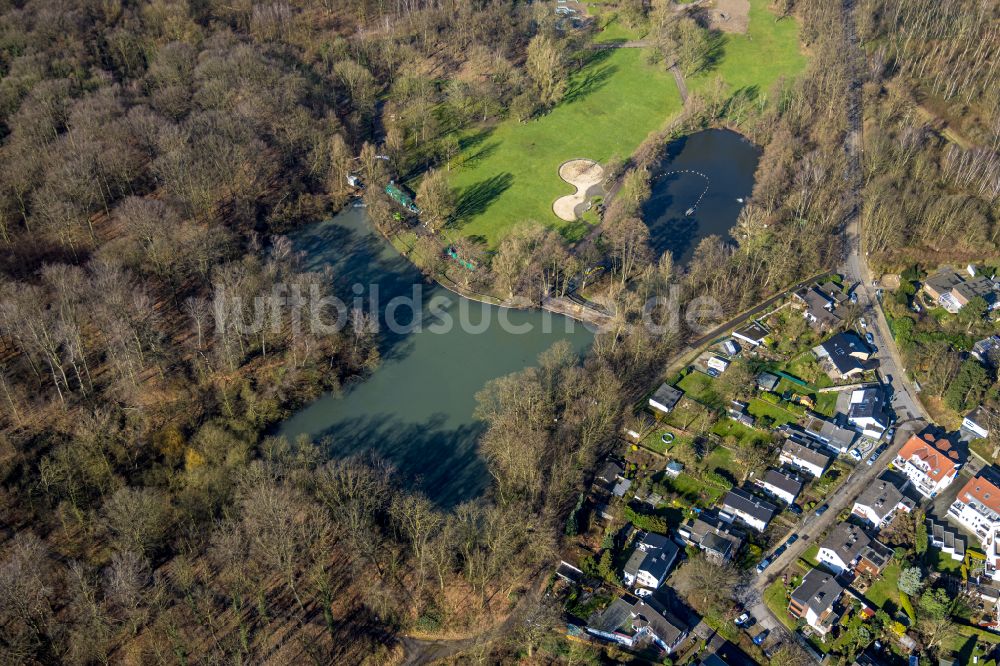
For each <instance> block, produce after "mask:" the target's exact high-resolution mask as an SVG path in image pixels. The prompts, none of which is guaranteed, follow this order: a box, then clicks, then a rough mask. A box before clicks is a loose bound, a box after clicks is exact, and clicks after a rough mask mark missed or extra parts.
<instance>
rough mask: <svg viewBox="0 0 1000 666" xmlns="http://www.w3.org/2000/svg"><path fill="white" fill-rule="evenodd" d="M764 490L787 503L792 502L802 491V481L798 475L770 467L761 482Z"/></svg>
mask: <svg viewBox="0 0 1000 666" xmlns="http://www.w3.org/2000/svg"><path fill="white" fill-rule="evenodd" d="M761 486H762V487H763V488H764V491H765V492H766V493H768V494H769V495H772V496H774V497H777V498H778V499H780V500H781V501H782V502H785V503H786V504H791V503H793V502H794V501H795V498H797V497H798V496H799V493H800V492H802V482H801V481H799V480H798V479H797V478H796V477H794V476H792V475H791V474H787V473H785V472H779V471H778V470H776V469H769V470H767V473H766V474H764V478H763V480H762V482H761Z"/></svg>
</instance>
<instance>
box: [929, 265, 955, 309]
mask: <svg viewBox="0 0 1000 666" xmlns="http://www.w3.org/2000/svg"><path fill="white" fill-rule="evenodd" d="M961 282H962V278H961V277H959V275H958V274H957V273H956V272H955V271H952V270H941V271H938V272H937V273H935V274H933V275H929V276H927V279H925V280H924V283H923V286H922V289H923V290H924V291H925V292H926V293H927V295H928V296H930V297H931V298H932V299H934V300H935V301H936V302H938V303H940V302H941V298H942V297H943V296H946V295H948V294H951V290H952V289H953V288H954V287H955V285H958V284H961Z"/></svg>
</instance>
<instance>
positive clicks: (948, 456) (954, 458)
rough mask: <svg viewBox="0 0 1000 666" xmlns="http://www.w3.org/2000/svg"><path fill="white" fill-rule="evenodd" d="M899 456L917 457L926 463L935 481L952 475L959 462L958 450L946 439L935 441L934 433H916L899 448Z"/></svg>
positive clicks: (904, 457)
mask: <svg viewBox="0 0 1000 666" xmlns="http://www.w3.org/2000/svg"><path fill="white" fill-rule="evenodd" d="M899 456H900V457H901V458H903V460H912V459H913V458H916V459H918V460H922V461H923V462H924V463H926V465H927V467H928V470H927V476H929V477H930V478H931V479H933V480H934V481H940V480H941V479H943V478H945V477H946V476H950V475H951V474H952V473H953V472H954V471H955V467H956V465H957V463H958V452H957V451H956V450H955V449H954V448H953V447H952V446H951V443H950V442H948V440H945V439H939V440H938V441H937V442H935V441H934V437H933V436H932V435H929V434H928V435H924V436H923V437H920V436H918V435H914V436H913V437H910V439H909V440H908V441H907V442H906V444H904V445H903V448H902V449H900V450H899Z"/></svg>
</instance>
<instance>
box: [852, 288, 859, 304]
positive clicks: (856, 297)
mask: <svg viewBox="0 0 1000 666" xmlns="http://www.w3.org/2000/svg"><path fill="white" fill-rule="evenodd" d="M857 302H858V292H856V291H852V292H851V303H857Z"/></svg>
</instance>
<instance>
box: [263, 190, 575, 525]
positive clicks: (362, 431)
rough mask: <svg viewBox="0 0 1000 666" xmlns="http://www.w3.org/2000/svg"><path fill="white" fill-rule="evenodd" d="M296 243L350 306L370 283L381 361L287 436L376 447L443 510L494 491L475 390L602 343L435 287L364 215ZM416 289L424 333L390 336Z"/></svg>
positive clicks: (318, 228)
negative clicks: (481, 446)
mask: <svg viewBox="0 0 1000 666" xmlns="http://www.w3.org/2000/svg"><path fill="white" fill-rule="evenodd" d="M292 240H293V241H294V244H295V246H296V248H297V249H299V250H301V251H303V252H305V256H306V264H307V267H308V268H310V269H312V270H320V269H322V268H324V267H328V268H329V270H330V272H331V275H332V279H333V280H334V283H335V292H336V293H337V295H338V296H339V297H340V298H341V299H342V300H344V301H345V302H347V303H348V304H349V305H350V304H351V303H352V299H354V298H355V288H354V285H358V284H360V285H363V289H362V296H363V298H366V299H367V298H369V296H370V295H371V294H372V293H374V292H375V290H376V289H377V293H378V302H379V304H378V305H377V306H376V307H375V309H376V310H377V311H379V313H380V314H381V315H382V319H383V321H382V330H383V339H384V342H383V345H382V354H383V358H382V364H381V366H380V367H379V368H378V369H377V370H376V371H375V372H374V373H373V374H372V375H371V376H370V377H368V378H367V379H365V380H364V381H362V382H356V383H353V384H351V385H349V386H347V387H345V388H344V391H343V392H342V394H339V395H338V394H329V395H325V396H323V397H322V398H320V399H318V400H317V401H315V402H313V403H312V404H310V405H309V406H307V407H305V408H303V409H302V410H300V411H299V412H298V413H296V414H295V415H293V416H292V417H291V418H289V419H288V420H287V421H285V422H284V423H283V424H282V425H281V426H280V428H279V432H278V434H281V435H284V436H286V437H289V438H294V437H296V436H298V435H300V434H302V433H305V434H308V435H310V436H311V437H314V438H317V439H318V438H325V437H328V438H329V439H330V450H329V453H330V455H331V456H340V455H348V454H351V453H355V452H362V451H367V450H369V449H374V450H375V451H376V452H377V453H378V454H379V455H381V456H383V457H384V458H387V459H388V460H390V461H391V462H392V463H394V464H395V465H396V467H397V469H398V470H399V471H400V473H401V474H402V476H403V478H405V479H407V480H408V481H409V482H411V483H413V484H414V485H415V486H416V487H418V488H420V489H421V490H423V491H424V492H426V493H427V494H428V495H429V496H430V497H431V498H432V499H434V500H435V501H436V502H438V503H439V504H441V505H443V506H450V505H453V504H455V503H458V502H461V501H463V500H466V499H470V498H473V497H476V496H478V495H479V494H481V493H482V492H483V491H484V490H485V489H486V488H487V486H488V484H489V473H488V471H487V469H486V465H485V462H484V461H483V459H482V458H481V457H480V456H479V454H478V451H477V448H476V440H477V439H478V437H479V436H480V435H481V434H482V432H483V424H482V423H481V422H479V421H477V420H476V419H474V418H473V410H474V409H475V406H476V401H475V394H476V392H477V391H479V390H480V389H481V388H483V386H485V385H486V383H487V382H488V381H489V380H491V379H494V378H497V377H501V376H503V375H506V374H509V373H511V372H515V371H517V370H521V369H523V368H525V367H527V366H529V365H534V364H535V360H536V358H537V357H538V355H539V354H540V353H541V352H543V351H544V350H546V349H548V348H549V347H550V346H551V345H552V344H553V343H555V342H556V341H557V340H563V339H566V340H569V341H570V343H571V344H572V345H573V347H574V348H575V349H576V350H578V351H579V352H580V353H581V354H582V353H583V352H584V351H585V350H586V349H587V348H588V347H589V346H590V344H591V342H592V341H593V335H592V334H591V333H590V332H589V331H587V330H586V329H585V328H584V326H583V325H582V324H579V323H577V322H574V321H572V320H570V319H567V318H564V317H561V316H558V315H552V314H551V313H548V312H541V311H518V310H506V309H502V308H497V307H493V306H489V305H483V304H480V303H476V302H473V301H469V300H467V299H463V298H461V297H459V296H457V295H455V294H453V293H451V292H449V291H448V290H446V289H444V288H442V287H439V286H437V285H431V284H428V283H427V282H425V281H424V279H423V277H422V275H421V274H420V272H419V271H418V270H417V269H416V268H414V267H413V266H412V265H411V264H410V262H409V261H407V260H406V259H405V258H404V257H402V256H400V255H399V253H398V252H396V250H395V249H394V248H393V247H392V246H391V245H390V244H388V243H387V242H385V241H384V240H383V239H382V237H381V236H379V235H377V234H376V233H375V232H374V231H373V230H372V229H371V227H370V225H369V224H368V222H367V220H366V217H365V213H364V209H360V208H351V209H347V210H346V211H344V212H342V213H341V214H339V215H337V216H336V217H335V218H333V219H332V220H329V221H326V222H322V223H319V224H316V225H313V226H311V227H309V228H307V229H304V230H303V231H301V232H300V233H298V234H296V235H295V236H294V237H293V239H292ZM370 285H371V286H370ZM415 288H416V289H417V295H416V298H415V299H414V302H416V303H418V304H419V305H418V307H419V309H420V311H421V313H422V315H423V316H424V319H423V321H422V328H421V329H420V330H412V331H405V330H404V331H399V332H393V331H391V330H389V329H388V328H387V327H386V326H385V323H386V321H385V316H386V314H387V313H386V305H387V304H388V303H389V302H390V301H391V299H393V298H394V297H404V298H412V297H413V294H414V289H415ZM366 309H367V310H371V308H366ZM432 310H433V312H436V313H438V314H437V315H435V314H433V312H432ZM392 312H393V313H394V320H395V321H397V322H398V323H400V324H403V325H407V324H411V323H412V321H413V317H412V311H411V310H410V308H409V307H408V306H407V305H405V304H404V305H400V306H399V307H398V308H394V309H393V310H392ZM447 317H451V318H452V321H453V325H452V326H451V328H450V330H449V331H447V332H435V330H430V329H431V326H432V325H433V327H434V329H438V328H441V327H443V322H444V321H446V319H447ZM463 321H464V323H463ZM519 331H523V332H519Z"/></svg>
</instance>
